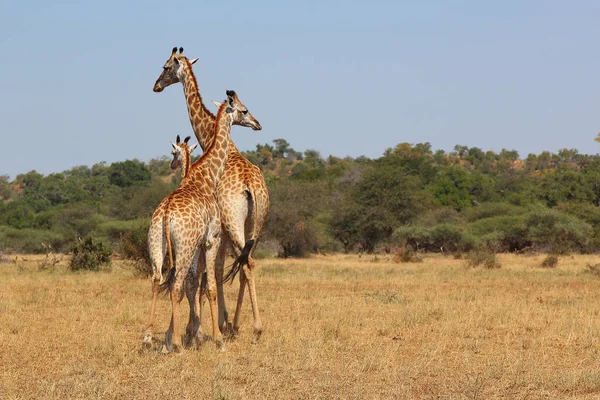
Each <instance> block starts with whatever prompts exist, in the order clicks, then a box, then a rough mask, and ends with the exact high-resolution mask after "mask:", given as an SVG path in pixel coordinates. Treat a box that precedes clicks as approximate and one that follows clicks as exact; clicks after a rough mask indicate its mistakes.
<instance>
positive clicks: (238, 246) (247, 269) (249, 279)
mask: <svg viewBox="0 0 600 400" xmlns="http://www.w3.org/2000/svg"><path fill="white" fill-rule="evenodd" d="M231 239H232V242H233V247H234V249H235V252H236V254H237V255H239V254H241V252H242V249H243V248H244V246H245V243H244V241H243V239H244V238H243V236H242V234H240V232H237V235H235V239H234V235H232V237H231ZM255 268H256V262H255V261H254V258H253V257H252V255H250V256H248V265H244V266H243V268H242V271H241V272H240V289H239V292H238V301H237V305H236V307H235V316H234V318H233V332H234V335H237V333H238V332H239V327H240V325H239V324H240V313H241V311H242V303H243V301H244V290H245V288H246V283H247V284H248V291H249V293H250V302H251V304H252V315H253V317H254V333H253V336H252V343H253V344H256V343H258V340H259V339H260V336H261V334H262V322H261V320H260V313H259V311H258V300H257V296H256V286H255V283H254V271H255Z"/></svg>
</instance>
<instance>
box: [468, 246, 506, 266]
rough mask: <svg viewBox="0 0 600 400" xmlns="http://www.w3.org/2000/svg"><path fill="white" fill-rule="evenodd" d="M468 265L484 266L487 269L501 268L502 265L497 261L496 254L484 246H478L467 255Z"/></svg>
mask: <svg viewBox="0 0 600 400" xmlns="http://www.w3.org/2000/svg"><path fill="white" fill-rule="evenodd" d="M467 265H468V266H470V267H478V266H483V267H484V268H487V269H496V268H500V267H501V264H500V263H499V262H498V261H497V260H496V253H494V252H493V251H491V250H490V249H488V248H486V247H484V246H478V247H477V248H475V249H473V250H471V251H470V252H469V254H467Z"/></svg>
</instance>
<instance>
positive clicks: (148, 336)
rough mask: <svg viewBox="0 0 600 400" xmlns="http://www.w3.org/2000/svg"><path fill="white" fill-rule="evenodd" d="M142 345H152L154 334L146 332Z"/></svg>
mask: <svg viewBox="0 0 600 400" xmlns="http://www.w3.org/2000/svg"><path fill="white" fill-rule="evenodd" d="M142 345H143V346H144V347H152V334H151V333H146V334H144V339H143V340H142Z"/></svg>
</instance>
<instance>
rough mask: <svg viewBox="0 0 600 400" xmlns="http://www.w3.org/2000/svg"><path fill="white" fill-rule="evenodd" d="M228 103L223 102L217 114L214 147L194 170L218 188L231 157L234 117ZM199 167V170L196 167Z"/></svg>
mask: <svg viewBox="0 0 600 400" xmlns="http://www.w3.org/2000/svg"><path fill="white" fill-rule="evenodd" d="M227 107H228V105H227V102H223V104H222V105H221V107H219V112H218V113H217V120H216V123H215V126H214V129H215V130H214V133H213V137H214V142H213V143H212V146H210V148H209V149H208V150H206V152H205V153H204V154H203V155H202V157H201V158H200V159H199V160H198V161H196V162H195V163H194V165H193V166H192V170H194V169H195V171H194V172H195V173H196V174H197V173H199V174H201V175H202V176H203V177H204V179H205V180H206V181H208V182H209V184H210V185H211V186H212V187H215V188H216V187H217V185H218V183H219V180H220V179H221V176H222V175H223V171H225V165H226V164H227V157H228V155H229V143H230V141H231V138H230V135H231V124H232V123H233V116H232V114H231V113H228V112H227V111H226V110H227ZM195 166H197V169H196V167H195Z"/></svg>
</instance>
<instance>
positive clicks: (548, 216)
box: [525, 207, 593, 254]
mask: <svg viewBox="0 0 600 400" xmlns="http://www.w3.org/2000/svg"><path fill="white" fill-rule="evenodd" d="M525 223H526V224H527V226H528V227H529V232H528V237H529V240H530V241H531V242H532V243H533V244H534V245H536V246H537V247H538V248H540V249H543V250H547V251H550V252H552V253H553V254H569V253H570V252H573V251H577V252H585V251H587V250H588V244H589V238H590V237H591V236H592V232H593V229H592V227H591V226H590V224H588V223H586V222H584V221H582V220H580V219H579V218H577V217H574V216H572V215H567V214H563V213H561V212H559V211H556V210H550V209H547V208H541V207H540V208H534V209H533V210H532V211H531V212H529V213H528V214H527V215H526V216H525Z"/></svg>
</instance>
